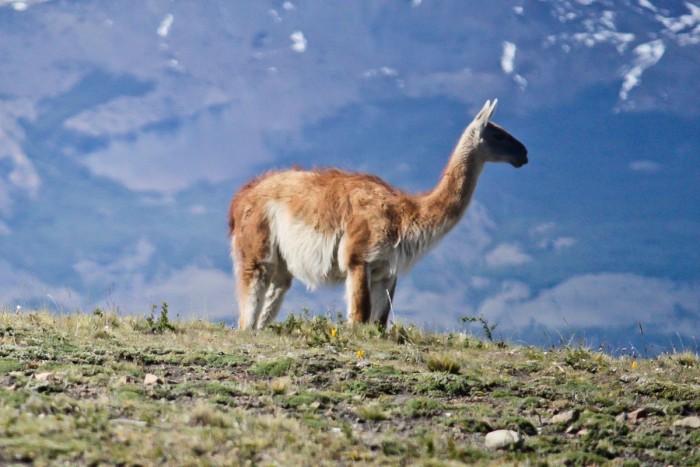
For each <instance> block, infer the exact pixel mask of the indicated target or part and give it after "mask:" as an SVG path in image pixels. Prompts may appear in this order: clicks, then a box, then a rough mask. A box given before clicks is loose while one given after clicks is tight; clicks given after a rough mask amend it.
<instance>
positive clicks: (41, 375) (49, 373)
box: [34, 371, 53, 381]
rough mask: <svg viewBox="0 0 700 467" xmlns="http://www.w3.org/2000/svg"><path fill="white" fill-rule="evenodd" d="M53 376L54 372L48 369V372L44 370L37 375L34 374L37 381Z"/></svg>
mask: <svg viewBox="0 0 700 467" xmlns="http://www.w3.org/2000/svg"><path fill="white" fill-rule="evenodd" d="M52 376H53V373H51V372H50V371H47V372H44V373H37V374H35V375H34V378H35V379H36V380H37V381H46V380H48V379H49V378H51V377H52Z"/></svg>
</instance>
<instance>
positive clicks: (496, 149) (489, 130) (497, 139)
mask: <svg viewBox="0 0 700 467" xmlns="http://www.w3.org/2000/svg"><path fill="white" fill-rule="evenodd" d="M481 138H482V141H483V142H484V144H485V145H486V149H487V153H488V155H487V156H486V159H487V160H488V161H490V162H508V163H510V164H511V165H513V167H522V166H523V165H525V164H527V162H528V160H527V148H526V147H525V145H524V144H523V143H521V142H520V141H518V140H517V139H516V138H515V137H514V136H513V135H511V134H510V133H508V132H507V131H506V130H504V129H503V128H501V127H500V126H498V125H496V124H495V123H493V122H488V123H487V124H486V126H485V127H484V128H483V130H482V132H481Z"/></svg>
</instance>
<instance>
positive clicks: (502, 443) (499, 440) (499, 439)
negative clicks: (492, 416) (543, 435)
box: [484, 430, 522, 449]
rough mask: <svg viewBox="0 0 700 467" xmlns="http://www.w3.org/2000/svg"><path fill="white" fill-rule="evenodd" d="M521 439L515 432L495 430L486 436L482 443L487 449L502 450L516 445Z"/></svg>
mask: <svg viewBox="0 0 700 467" xmlns="http://www.w3.org/2000/svg"><path fill="white" fill-rule="evenodd" d="M521 441H522V438H521V437H520V435H519V434H518V432H517V431H513V430H496V431H492V432H491V433H489V434H487V435H486V440H485V441H484V442H485V444H486V447H487V448H489V449H504V448H507V447H508V446H511V445H518V444H520V442H521Z"/></svg>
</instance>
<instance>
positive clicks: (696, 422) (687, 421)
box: [673, 416, 700, 428]
mask: <svg viewBox="0 0 700 467" xmlns="http://www.w3.org/2000/svg"><path fill="white" fill-rule="evenodd" d="M673 426H683V427H686V428H700V417H697V416H693V417H685V418H681V419H680V420H676V421H675V422H673Z"/></svg>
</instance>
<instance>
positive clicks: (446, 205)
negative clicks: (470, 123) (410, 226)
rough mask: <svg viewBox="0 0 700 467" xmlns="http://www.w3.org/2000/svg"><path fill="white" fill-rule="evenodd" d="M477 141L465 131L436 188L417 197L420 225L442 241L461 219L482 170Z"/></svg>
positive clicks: (470, 132) (471, 132) (472, 133)
mask: <svg viewBox="0 0 700 467" xmlns="http://www.w3.org/2000/svg"><path fill="white" fill-rule="evenodd" d="M477 144H478V141H476V137H475V134H474V132H473V131H470V129H469V128H467V130H465V131H464V134H463V135H462V137H461V138H460V140H459V142H458V143H457V146H456V147H455V149H454V151H453V153H452V156H451V157H450V160H449V162H448V163H447V166H446V167H445V170H444V171H443V173H442V177H441V178H440V182H439V183H438V185H437V186H436V187H435V188H434V189H433V190H431V191H429V192H428V193H426V194H424V195H422V196H419V197H418V203H419V206H420V224H421V228H422V229H426V230H429V231H432V232H435V234H436V235H437V236H438V237H441V236H442V234H444V233H446V232H447V231H448V230H450V229H451V228H452V227H454V226H455V224H457V222H458V221H459V220H460V219H461V218H462V215H463V214H464V212H465V211H466V209H467V206H468V205H469V202H470V201H471V199H472V195H473V194H474V189H475V188H476V183H477V181H478V179H479V175H480V174H481V171H482V169H483V168H484V162H483V160H480V159H479V158H478V157H477V155H476V151H477Z"/></svg>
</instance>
